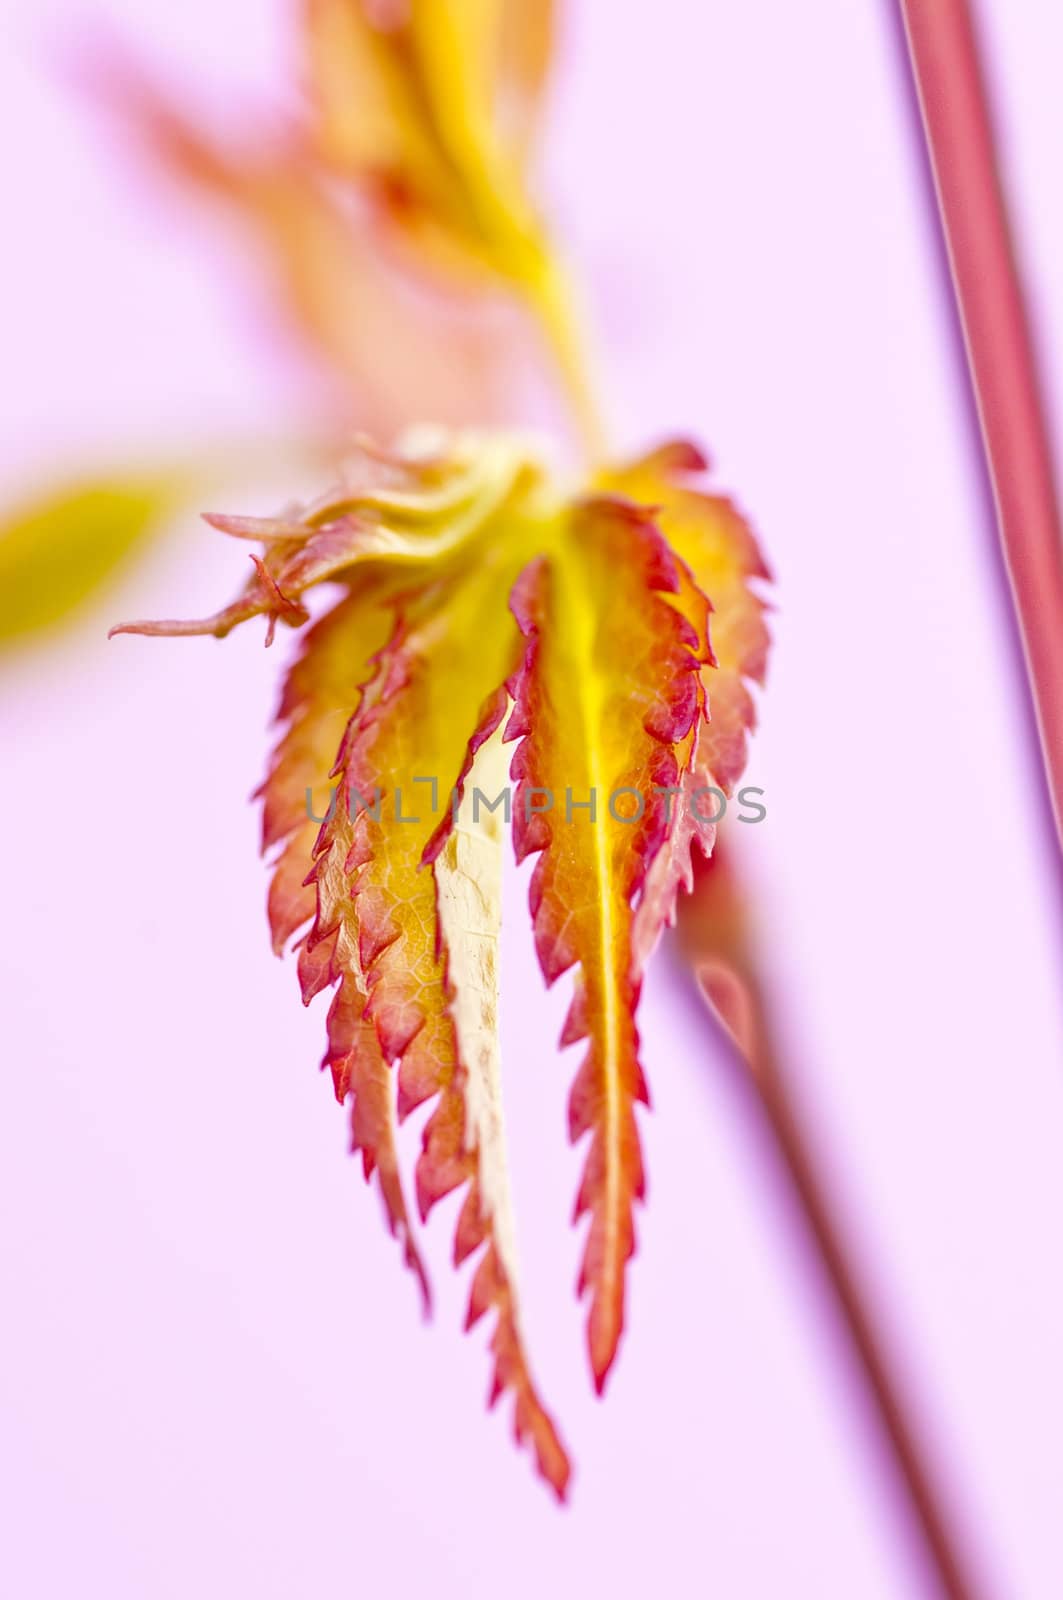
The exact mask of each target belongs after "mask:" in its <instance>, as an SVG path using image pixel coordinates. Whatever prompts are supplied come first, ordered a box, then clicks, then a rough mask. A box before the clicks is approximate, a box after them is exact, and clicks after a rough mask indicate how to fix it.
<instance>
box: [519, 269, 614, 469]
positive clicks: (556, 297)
mask: <svg viewBox="0 0 1063 1600" xmlns="http://www.w3.org/2000/svg"><path fill="white" fill-rule="evenodd" d="M527 294H528V301H529V303H530V305H531V306H532V308H533V310H534V312H535V314H536V316H537V318H538V321H539V326H540V328H541V329H542V333H543V338H544V340H545V341H546V344H547V346H548V348H549V351H550V354H551V355H552V357H553V362H554V367H555V370H556V372H557V376H558V379H559V381H560V384H561V387H562V389H563V391H564V394H565V397H566V400H567V402H568V406H569V409H570V412H571V415H572V421H573V425H574V427H575V429H576V431H577V433H578V435H579V439H580V443H581V445H582V447H583V450H584V452H585V453H586V455H587V456H588V458H589V460H590V463H591V465H593V466H598V465H599V464H600V463H601V462H602V460H603V458H604V457H605V454H606V431H605V424H604V421H603V418H602V414H601V408H600V405H599V402H598V398H597V394H596V391H595V386H594V384H593V382H592V380H591V376H590V361H589V359H588V355H587V338H586V333H585V329H584V324H583V319H582V317H581V316H580V314H579V310H578V308H577V305H576V294H575V289H574V287H573V284H572V280H571V278H570V277H569V275H568V273H567V272H566V270H565V268H564V266H563V265H562V264H561V262H560V261H559V260H558V259H557V257H556V256H555V255H553V254H552V253H549V252H548V253H547V254H546V255H545V256H544V258H543V260H542V261H541V263H540V264H539V268H538V270H537V272H536V274H535V276H534V278H533V280H532V281H531V282H530V284H529V286H528V290H527Z"/></svg>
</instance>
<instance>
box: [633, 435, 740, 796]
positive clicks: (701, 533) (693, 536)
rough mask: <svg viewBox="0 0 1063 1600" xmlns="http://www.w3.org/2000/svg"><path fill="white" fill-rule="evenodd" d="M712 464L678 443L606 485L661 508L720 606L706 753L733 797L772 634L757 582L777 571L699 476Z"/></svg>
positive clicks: (708, 680)
mask: <svg viewBox="0 0 1063 1600" xmlns="http://www.w3.org/2000/svg"><path fill="white" fill-rule="evenodd" d="M707 467H708V462H707V460H706V458H705V456H704V455H703V454H702V452H701V451H700V450H699V449H698V448H697V446H696V445H693V444H690V443H688V442H686V441H684V440H677V441H675V442H673V443H671V444H666V445H663V446H662V447H661V448H660V449H658V450H655V451H653V452H652V453H651V454H649V455H647V456H645V457H644V458H643V459H642V460H640V461H636V462H634V463H633V464H631V465H629V466H627V467H624V468H622V469H621V470H620V471H617V472H612V473H607V474H605V475H604V477H603V482H604V484H605V485H606V486H607V487H609V488H612V489H614V490H615V491H616V492H618V493H620V494H627V495H630V496H631V497H632V499H634V500H637V501H639V502H640V503H641V504H643V505H653V506H656V507H657V508H658V511H657V518H658V522H659V525H660V528H661V532H662V533H663V534H664V536H665V538H666V539H667V540H668V542H669V544H670V545H671V547H672V549H673V550H674V551H675V552H676V554H677V555H678V556H680V557H681V558H682V560H683V561H684V562H685V563H686V565H687V567H688V568H689V569H690V572H691V573H692V575H693V577H694V581H695V582H696V584H697V585H698V587H699V589H700V590H701V591H702V592H703V593H704V594H705V595H707V596H708V598H709V602H710V604H711V606H712V609H713V618H712V627H711V633H712V650H713V655H714V657H715V662H716V665H715V668H712V667H709V668H707V669H706V671H705V674H704V676H705V687H706V690H707V693H708V700H709V716H710V724H709V728H708V730H707V732H706V733H705V736H704V739H703V741H702V749H701V758H702V761H703V763H704V766H705V769H706V771H707V772H711V773H712V774H713V776H712V779H711V780H710V781H711V782H712V783H714V784H716V785H718V786H719V787H720V788H721V789H722V790H723V792H724V794H727V795H729V794H730V793H731V790H732V788H733V787H734V785H735V783H736V782H737V780H738V778H739V777H740V775H741V773H742V770H743V768H744V767H745V763H746V747H747V736H748V734H749V733H751V732H752V731H753V728H754V727H755V721H756V710H755V706H754V703H753V698H752V695H751V694H750V692H749V683H750V682H752V683H762V682H763V679H764V671H765V667H766V665H767V657H768V646H769V643H770V636H769V634H768V629H767V624H766V622H765V620H764V614H765V611H766V609H767V607H766V605H765V602H764V601H763V600H762V599H761V597H760V595H759V593H758V592H757V587H756V586H757V583H758V582H760V581H768V580H770V578H771V573H770V571H769V569H768V567H767V565H766V563H765V561H764V557H763V555H762V554H761V552H760V548H759V546H758V544H757V541H756V538H755V537H754V535H753V532H752V530H751V529H750V527H749V525H748V523H747V522H746V520H745V518H744V517H743V516H742V514H741V512H740V511H739V510H738V508H737V507H736V506H735V505H734V503H733V502H732V501H731V500H728V499H727V498H726V497H725V496H723V495H718V494H708V493H705V492H704V490H702V489H701V488H700V487H699V483H698V480H699V478H700V477H701V475H702V474H703V473H704V472H705V471H706V470H707Z"/></svg>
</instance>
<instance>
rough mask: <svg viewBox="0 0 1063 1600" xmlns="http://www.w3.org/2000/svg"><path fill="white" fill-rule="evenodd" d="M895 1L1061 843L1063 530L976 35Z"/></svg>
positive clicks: (945, 9)
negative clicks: (931, 172)
mask: <svg viewBox="0 0 1063 1600" xmlns="http://www.w3.org/2000/svg"><path fill="white" fill-rule="evenodd" d="M897 4H898V5H899V7H900V12H901V16H902V18H903V21H904V27H905V32H906V35H907V40H908V52H909V58H910V60H911V65H912V73H913V76H914V79H915V85H916V90H917V92H918V96H919V104H920V107H921V110H922V121H923V131H924V135H925V138H926V144H927V150H928V153H929V156H930V162H931V166H932V169H933V173H934V183H935V187H936V191H937V199H938V209H939V213H940V218H941V223H942V228H943V230H944V234H945V242H946V245H947V248H948V257H949V264H950V267H951V272H952V286H953V290H954V293H955V296H956V303H957V307H958V310H959V314H960V320H961V322H962V325H963V333H964V341H965V344H966V348H967V360H968V365H969V368H970V375H971V382H972V385H973V388H974V392H975V399H976V402H977V406H978V415H979V420H980V422H981V431H982V443H983V447H984V450H985V454H986V460H987V463H988V467H989V474H990V478H991V480H992V484H993V494H994V499H995V502H996V512H997V524H998V529H999V534H1000V542H1001V546H1002V549H1003V554H1004V563H1005V566H1006V569H1007V573H1008V578H1009V580H1010V584H1011V594H1012V601H1013V604H1014V607H1015V613H1016V616H1017V618H1018V623H1019V629H1020V633H1021V636H1022V642H1023V650H1024V653H1025V658H1026V670H1027V675H1028V677H1029V682H1030V689H1031V693H1032V696H1033V702H1034V708H1035V711H1036V715H1037V725H1038V729H1039V731H1040V737H1041V750H1042V756H1043V760H1044V768H1045V775H1046V779H1047V784H1048V790H1049V795H1050V798H1051V802H1052V809H1053V812H1054V814H1055V820H1056V830H1057V833H1058V835H1059V839H1060V843H1061V845H1063V537H1061V530H1060V516H1059V503H1058V500H1057V497H1056V490H1055V484H1054V478H1053V464H1052V453H1051V449H1050V446H1049V441H1048V430H1047V426H1046V420H1045V411H1044V405H1043V401H1042V397H1041V391H1040V385H1039V382H1038V375H1037V366H1036V362H1035V358H1034V351H1033V343H1032V340H1031V336H1030V327H1029V321H1028V318H1027V313H1026V308H1025V305H1024V301H1023V292H1022V286H1021V284H1020V282H1019V275H1018V271H1017V268H1016V263H1015V257H1014V253H1013V250H1012V244H1011V234H1010V230H1009V226H1008V216H1007V209H1006V205H1005V200H1004V194H1003V189H1002V185H1001V179H1000V174H999V171H998V168H997V161H996V155H995V150H994V143H993V130H992V123H991V120H990V113H989V106H988V99H987V95H986V86H985V80H984V76H983V73H982V68H981V63H980V60H979V54H978V43H977V39H976V36H975V31H974V26H973V23H972V18H971V12H970V7H969V5H968V3H967V0H897Z"/></svg>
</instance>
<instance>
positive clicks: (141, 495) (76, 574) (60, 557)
mask: <svg viewBox="0 0 1063 1600" xmlns="http://www.w3.org/2000/svg"><path fill="white" fill-rule="evenodd" d="M181 493H182V485H181V484H180V482H179V480H178V478H177V477H176V476H171V475H160V476H157V477H153V476H151V475H145V476H141V477H132V476H131V477H128V478H118V477H116V478H111V479H99V480H87V481H86V482H84V483H81V484H78V485H76V486H74V487H70V488H66V489H62V490H57V491H56V492H54V493H52V494H49V495H46V496H44V497H42V498H40V499H36V500H33V501H31V502H29V503H27V504H24V505H22V506H18V507H15V508H14V509H13V510H11V511H9V512H8V513H7V514H6V516H5V517H4V519H3V520H2V521H0V644H8V643H10V642H12V641H14V640H18V639H21V638H23V637H24V636H27V635H30V634H34V633H36V632H38V631H39V630H41V629H44V628H48V627H51V626H53V625H54V624H56V623H59V622H62V621H63V620H64V619H65V618H66V617H68V616H70V615H72V614H73V613H74V612H76V611H77V610H79V609H80V608H81V607H82V606H83V605H84V603H85V602H86V601H87V600H88V599H89V598H90V597H91V596H92V594H93V593H94V592H95V591H96V589H97V588H98V587H99V585H100V584H102V583H103V582H104V581H105V580H106V579H107V578H109V577H110V576H111V575H112V573H114V572H115V571H117V570H118V568H119V567H121V566H122V565H123V563H124V562H125V561H126V560H127V559H128V557H129V556H130V555H131V554H132V552H133V551H134V550H135V549H136V547H137V546H138V545H139V544H140V543H141V542H142V541H143V540H145V539H146V538H148V537H149V535H151V534H152V533H153V532H155V531H157V530H158V529H159V528H161V527H162V526H163V525H164V524H165V522H166V520H167V517H168V516H170V515H172V513H173V512H174V510H175V509H176V507H177V505H178V504H179V502H180V499H181Z"/></svg>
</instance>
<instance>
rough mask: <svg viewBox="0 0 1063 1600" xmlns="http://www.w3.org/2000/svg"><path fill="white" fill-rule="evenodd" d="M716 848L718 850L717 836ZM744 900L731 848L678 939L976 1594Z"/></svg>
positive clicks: (871, 1391) (840, 1306)
mask: <svg viewBox="0 0 1063 1600" xmlns="http://www.w3.org/2000/svg"><path fill="white" fill-rule="evenodd" d="M716 848H717V852H719V849H720V847H719V841H718V840H717V847H716ZM747 904H748V895H747V894H746V893H745V890H744V887H743V886H742V885H741V884H740V883H739V881H738V877H737V874H736V872H735V868H734V864H733V862H732V861H731V859H730V858H729V856H728V854H727V853H726V852H725V853H724V854H722V855H719V854H718V855H717V856H714V857H713V860H712V861H711V862H709V863H707V864H706V865H705V866H704V867H703V868H701V869H700V871H699V876H698V882H697V884H696V886H695V889H694V893H693V895H692V896H690V897H689V899H688V900H687V901H686V906H685V908H684V909H681V913H680V919H679V941H680V946H681V948H682V950H683V954H684V957H685V959H686V961H687V963H688V964H689V965H690V967H691V968H692V969H693V971H694V973H695V976H696V977H697V978H698V981H699V984H700V987H701V991H702V994H703V995H704V997H705V999H706V1000H707V1001H708V1003H709V1005H710V1007H711V1009H712V1011H713V1012H714V1014H715V1016H716V1019H717V1021H718V1022H720V1023H722V1025H723V1027H724V1028H725V1029H726V1031H727V1033H728V1034H729V1035H730V1038H731V1041H732V1042H733V1044H734V1045H735V1047H736V1055H737V1056H738V1058H739V1059H740V1061H741V1064H742V1066H743V1067H744V1068H745V1069H746V1072H745V1077H746V1079H747V1081H748V1083H749V1084H750V1086H751V1087H752V1088H753V1089H754V1090H755V1103H756V1105H757V1107H758V1109H759V1111H760V1113H761V1116H762V1120H763V1122H764V1125H765V1127H766V1129H767V1131H768V1133H769V1134H770V1137H771V1141H772V1144H773V1147H774V1149H775V1152H776V1155H777V1156H778V1158H779V1161H780V1163H781V1166H782V1168H783V1170H784V1172H785V1174H786V1177H787V1179H788V1180H789V1184H790V1187H791V1189H792V1192H793V1195H794V1198H795V1199H796V1201H797V1204H798V1207H799V1209H800V1212H801V1215H802V1218H803V1220H804V1223H805V1225H806V1227H807V1229H808V1232H809V1235H810V1236H811V1240H812V1243H813V1245H814V1246H815V1250H816V1255H817V1257H818V1259H819V1262H820V1265H821V1266H822V1269H823V1273H824V1277H825V1279H826V1282H827V1285H828V1286H829V1289H830V1292H831V1297H832V1299H833V1302H834V1306H835V1309H836V1311H837V1313H838V1316H839V1317H840V1319H841V1322H842V1324H843V1326H844V1328H845V1331H846V1333H847V1335H848V1337H849V1342H850V1345H851V1347H852V1352H853V1356H854V1358H855V1361H856V1365H857V1367H858V1369H859V1372H860V1375H861V1377H862V1379H863V1382H864V1386H865V1389H866V1392H867V1395H868V1398H869V1400H870V1402H871V1406H872V1408H873V1411H874V1414H875V1416H876V1417H877V1420H878V1423H879V1426H880V1428H881V1431H882V1435H883V1439H884V1442H885V1444H886V1446H887V1448H888V1451H889V1455H890V1459H891V1460H892V1462H893V1465H894V1468H895V1471H896V1473H897V1477H898V1479H899V1482H900V1484H901V1487H902V1488H903V1490H904V1492H905V1495H906V1498H907V1501H908V1505H909V1508H910V1510H911V1513H912V1516H913V1518H914V1520H915V1522H916V1524H917V1525H918V1528H919V1530H920V1533H921V1535H922V1539H923V1543H924V1546H925V1549H926V1553H927V1556H928V1558H929V1562H930V1565H931V1567H932V1569H933V1572H934V1574H935V1577H936V1579H937V1582H938V1586H939V1588H940V1591H941V1594H942V1595H943V1596H945V1597H946V1600H978V1597H979V1594H980V1591H979V1590H978V1589H977V1587H976V1585H975V1582H974V1579H973V1578H972V1576H971V1573H970V1571H969V1570H967V1565H966V1563H965V1560H964V1556H963V1548H962V1543H961V1541H960V1539H959V1536H958V1534H957V1533H956V1531H955V1530H954V1529H953V1528H952V1527H951V1526H950V1520H949V1517H948V1515H947V1513H946V1509H945V1503H944V1500H943V1497H942V1494H941V1491H940V1488H939V1486H938V1485H937V1484H936V1483H935V1481H934V1474H933V1472H932V1470H931V1467H930V1464H929V1461H928V1460H927V1457H926V1454H925V1450H924V1447H923V1444H922V1441H921V1440H920V1437H919V1430H918V1429H917V1427H916V1426H915V1423H914V1421H913V1418H912V1416H911V1414H910V1412H909V1409H908V1407H907V1405H906V1402H905V1399H904V1395H903V1391H902V1387H901V1384H900V1382H899V1380H898V1378H897V1375H896V1373H895V1372H894V1371H893V1370H892V1367H891V1363H890V1358H889V1354H888V1352H887V1349H886V1345H885V1341H884V1340H883V1338H882V1335H881V1334H880V1333H879V1332H878V1331H877V1329H876V1325H875V1316H874V1311H873V1308H872V1304H871V1300H870V1298H869V1296H868V1293H867V1291H866V1288H865V1287H864V1285H863V1284H862V1283H861V1281H860V1274H859V1272H858V1270H857V1268H856V1266H855V1264H854V1261H853V1259H852V1257H851V1255H850V1252H849V1249H848V1247H847V1244H846V1240H845V1237H844V1230H843V1228H842V1227H841V1225H840V1224H839V1222H838V1220H837V1216H836V1208H835V1206H834V1203H833V1200H832V1197H831V1194H830V1188H829V1184H828V1183H827V1182H826V1181H825V1180H824V1178H823V1176H822V1174H821V1172H820V1170H819V1166H818V1164H817V1158H816V1154H815V1149H814V1144H813V1143H812V1142H811V1141H810V1140H809V1139H808V1137H807V1135H806V1133H805V1129H804V1126H803V1124H802V1118H801V1115H800V1112H799V1110H798V1106H797V1104H796V1101H795V1097H794V1094H793V1091H792V1089H791V1087H790V1084H789V1082H788V1079H787V1074H786V1071H785V1069H784V1067H783V1064H782V1059H781V1056H780V1053H779V1050H778V1048H777V1045H776V1041H775V1037H774V1030H773V1027H772V1023H771V1005H770V1000H769V997H768V995H767V992H766V989H765V985H764V982H763V980H762V978H761V976H760V974H759V971H758V968H757V962H756V957H755V953H754V952H755V940H754V939H753V938H752V937H751V936H750V933H749V928H748V922H747V911H746V906H747Z"/></svg>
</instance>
